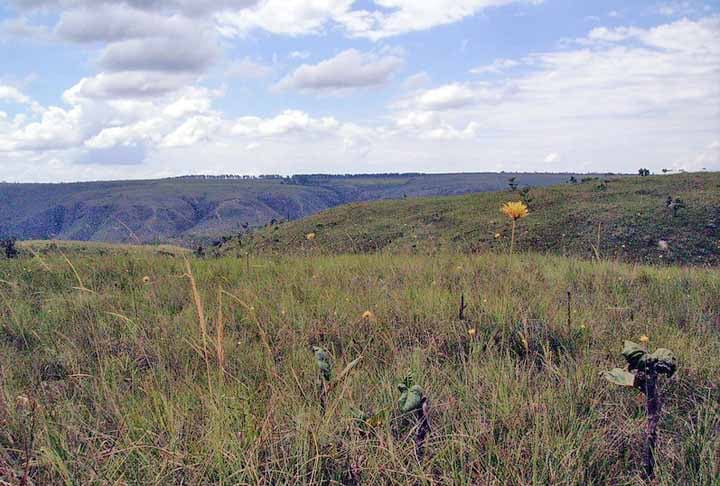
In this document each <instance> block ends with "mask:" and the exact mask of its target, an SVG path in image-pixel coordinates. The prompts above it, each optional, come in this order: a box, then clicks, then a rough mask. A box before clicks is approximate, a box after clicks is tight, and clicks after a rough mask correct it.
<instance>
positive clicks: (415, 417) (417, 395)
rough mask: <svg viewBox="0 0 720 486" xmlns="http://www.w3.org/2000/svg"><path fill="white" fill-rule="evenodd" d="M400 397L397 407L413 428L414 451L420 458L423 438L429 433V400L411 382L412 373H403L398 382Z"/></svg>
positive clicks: (418, 386) (422, 453)
mask: <svg viewBox="0 0 720 486" xmlns="http://www.w3.org/2000/svg"><path fill="white" fill-rule="evenodd" d="M398 391H399V392H400V399H399V400H398V408H399V409H400V412H401V414H402V415H401V417H403V418H406V419H410V421H411V422H412V423H413V424H414V430H415V438H414V442H415V453H416V454H417V456H418V458H422V457H423V455H424V452H425V439H426V438H427V436H428V434H429V433H430V402H429V400H428V398H427V396H426V395H425V391H424V390H423V389H422V387H420V385H414V384H413V376H412V373H408V374H407V375H405V378H404V379H403V381H402V382H400V383H399V384H398Z"/></svg>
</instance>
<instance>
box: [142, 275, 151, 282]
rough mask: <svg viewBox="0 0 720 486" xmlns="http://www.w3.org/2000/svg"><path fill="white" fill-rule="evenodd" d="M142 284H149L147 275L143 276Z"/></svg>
mask: <svg viewBox="0 0 720 486" xmlns="http://www.w3.org/2000/svg"><path fill="white" fill-rule="evenodd" d="M143 283H144V284H148V283H150V277H148V276H147V275H145V276H144V277H143Z"/></svg>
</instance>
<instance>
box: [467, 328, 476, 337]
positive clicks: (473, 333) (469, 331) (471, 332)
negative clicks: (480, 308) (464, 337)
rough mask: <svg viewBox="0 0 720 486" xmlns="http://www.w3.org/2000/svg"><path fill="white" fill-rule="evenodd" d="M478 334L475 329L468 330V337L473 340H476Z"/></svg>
mask: <svg viewBox="0 0 720 486" xmlns="http://www.w3.org/2000/svg"><path fill="white" fill-rule="evenodd" d="M476 332H477V331H476V330H475V328H474V327H473V328H472V329H468V336H470V337H471V338H474V337H475V334H476Z"/></svg>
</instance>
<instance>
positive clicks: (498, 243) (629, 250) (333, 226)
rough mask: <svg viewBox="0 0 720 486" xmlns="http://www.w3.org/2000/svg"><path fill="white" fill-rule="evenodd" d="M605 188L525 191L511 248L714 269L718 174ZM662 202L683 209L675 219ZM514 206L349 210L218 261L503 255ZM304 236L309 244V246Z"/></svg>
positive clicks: (267, 234)
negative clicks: (507, 209) (678, 203)
mask: <svg viewBox="0 0 720 486" xmlns="http://www.w3.org/2000/svg"><path fill="white" fill-rule="evenodd" d="M603 180H604V179H597V180H592V181H589V182H586V183H582V184H575V185H572V184H566V185H562V186H554V187H548V188H539V189H532V190H530V197H531V198H532V199H531V201H530V202H529V206H530V215H529V216H528V217H527V218H525V219H523V220H522V221H520V222H519V224H518V236H517V245H516V248H518V249H519V250H520V251H523V250H526V251H527V250H531V251H535V252H541V253H553V254H560V255H574V256H580V257H583V258H594V257H596V255H597V254H596V251H595V249H597V251H598V252H599V254H600V256H601V257H602V258H606V259H607V258H610V259H616V260H620V261H631V262H643V263H655V264H657V263H673V264H684V265H686V264H694V265H709V266H718V265H720V173H717V172H716V173H702V174H682V175H672V176H654V177H628V178H621V179H611V178H610V179H608V180H607V181H606V182H604V183H603ZM668 196H672V197H673V198H681V199H682V200H683V201H684V202H685V204H686V208H685V209H681V210H679V211H678V213H677V215H676V216H673V212H672V210H670V209H668V208H667V206H666V203H665V202H666V199H667V197H668ZM520 199H521V195H520V193H518V192H515V193H511V192H509V191H501V192H494V193H482V194H472V195H466V196H457V197H434V198H420V199H406V200H398V201H381V202H370V203H357V204H350V205H346V206H341V207H338V208H334V209H330V210H327V211H324V212H322V213H320V214H317V215H315V216H311V217H309V218H306V219H303V220H299V221H293V222H290V223H284V224H280V225H278V226H273V227H270V228H266V229H263V230H261V231H258V232H255V233H251V234H250V235H247V236H245V237H243V238H242V240H237V239H235V240H232V241H231V242H229V243H227V244H226V245H224V246H223V249H222V253H224V254H229V255H241V254H243V253H245V252H248V251H249V252H251V253H253V254H258V253H263V254H273V253H278V254H287V253H296V254H336V253H340V254H342V253H369V252H376V251H383V252H387V253H394V254H413V253H415V254H433V253H436V252H443V251H448V250H449V251H461V252H468V253H474V252H485V251H488V250H491V251H499V252H503V251H507V250H508V247H509V240H510V222H509V221H508V220H507V219H506V218H504V217H503V215H502V214H500V211H499V210H500V206H501V205H502V204H503V203H504V202H506V201H517V200H520ZM308 233H315V234H316V238H315V240H313V241H312V242H311V241H307V240H306V235H307V234H308ZM496 235H497V236H496ZM661 240H664V241H666V242H667V245H668V246H667V249H663V248H661V247H660V241H661ZM598 243H599V244H598ZM593 247H594V248H593Z"/></svg>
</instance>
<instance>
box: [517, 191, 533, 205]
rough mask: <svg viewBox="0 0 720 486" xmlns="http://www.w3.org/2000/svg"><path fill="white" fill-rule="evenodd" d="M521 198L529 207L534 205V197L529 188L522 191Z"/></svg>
mask: <svg viewBox="0 0 720 486" xmlns="http://www.w3.org/2000/svg"><path fill="white" fill-rule="evenodd" d="M520 198H521V199H522V202H524V203H525V205H526V206H527V207H530V203H532V201H533V197H532V196H531V195H530V188H529V187H525V188H523V189H521V190H520Z"/></svg>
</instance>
